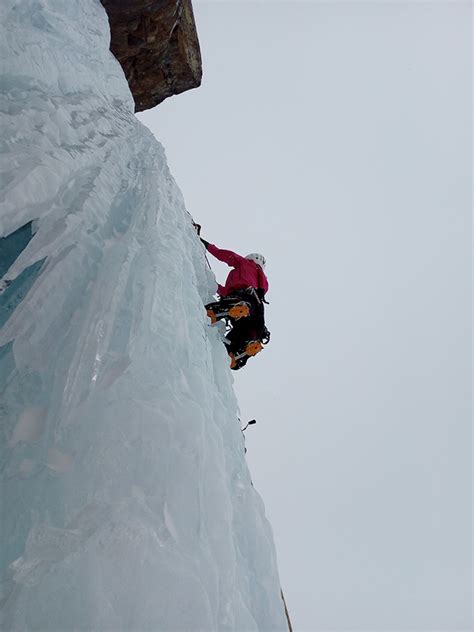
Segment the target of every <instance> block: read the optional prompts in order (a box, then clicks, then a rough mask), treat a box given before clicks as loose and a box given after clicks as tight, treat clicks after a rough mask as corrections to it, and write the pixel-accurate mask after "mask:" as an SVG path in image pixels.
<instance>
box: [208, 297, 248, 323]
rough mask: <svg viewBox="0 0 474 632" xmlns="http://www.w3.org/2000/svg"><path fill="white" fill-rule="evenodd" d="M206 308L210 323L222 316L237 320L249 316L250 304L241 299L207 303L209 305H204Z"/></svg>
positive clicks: (220, 318) (215, 321)
mask: <svg viewBox="0 0 474 632" xmlns="http://www.w3.org/2000/svg"><path fill="white" fill-rule="evenodd" d="M206 309H207V315H208V316H209V318H210V319H211V323H212V324H214V323H217V321H218V320H222V319H223V318H227V319H232V320H239V319H240V318H246V317H247V316H250V304H249V303H247V302H246V301H241V300H237V301H233V302H231V301H217V302H216V303H209V305H206Z"/></svg>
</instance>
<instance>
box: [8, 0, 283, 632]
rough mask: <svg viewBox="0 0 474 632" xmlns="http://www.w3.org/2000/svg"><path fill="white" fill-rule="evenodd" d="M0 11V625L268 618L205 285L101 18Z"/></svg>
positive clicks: (275, 603) (197, 623) (87, 4)
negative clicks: (207, 312)
mask: <svg viewBox="0 0 474 632" xmlns="http://www.w3.org/2000/svg"><path fill="white" fill-rule="evenodd" d="M1 11H2V24H3V33H2V34H1V37H0V59H2V61H3V69H4V70H5V74H4V75H3V76H2V79H1V87H2V94H1V102H0V113H1V130H0V131H1V139H2V141H1V143H2V149H3V153H2V158H1V160H2V191H1V196H0V237H1V238H2V239H1V240H0V270H1V274H2V281H0V292H1V294H0V319H1V320H0V322H1V326H2V328H1V330H0V421H1V424H0V432H1V439H2V441H1V452H0V477H1V510H2V511H1V541H2V550H1V558H0V567H1V568H0V570H1V585H0V588H1V591H0V600H1V605H2V617H3V619H2V626H3V627H2V629H9V630H10V629H12V630H40V629H41V630H45V629H47V630H72V629H74V630H78V629H91V630H92V629H94V630H112V629H114V630H166V631H168V630H239V631H243V630H257V629H258V630H279V629H285V628H286V620H285V615H284V609H283V603H282V601H281V597H280V589H279V579H278V572H277V567H276V559H275V551H274V545H273V540H272V535H271V530H270V527H269V525H268V522H267V521H266V519H265V516H264V508H263V505H262V502H261V500H260V498H259V496H258V494H257V493H256V492H255V490H254V488H253V487H252V484H251V480H250V475H249V472H248V469H247V466H246V463H245V458H244V449H243V439H242V435H241V432H240V426H239V422H238V419H237V417H238V405H237V401H236V399H235V397H234V394H233V390H232V378H231V373H230V371H229V369H228V361H227V356H226V354H225V351H224V348H223V345H222V344H221V342H220V340H219V337H218V333H217V331H215V329H213V328H211V327H209V324H208V322H207V318H206V316H205V311H204V309H203V302H205V301H207V300H208V299H209V298H210V296H211V294H212V292H213V291H214V289H215V281H214V279H213V277H212V276H211V274H210V272H209V271H208V270H207V269H206V265H205V260H204V257H203V251H202V247H201V244H200V242H199V241H198V239H197V238H196V235H195V233H194V230H193V228H192V226H191V223H190V219H189V216H188V214H187V213H186V210H185V208H184V204H183V200H182V196H181V194H180V192H179V189H178V188H177V186H176V184H175V182H174V181H173V179H172V177H171V175H170V174H169V171H168V168H167V165H166V159H165V155H164V152H163V149H162V147H161V146H160V145H159V143H158V142H157V141H156V140H155V139H154V138H153V136H152V135H151V133H150V132H149V131H148V130H147V129H146V128H145V127H143V125H141V124H140V123H139V122H138V120H137V119H136V118H135V116H134V114H133V100H132V98H131V95H130V93H129V91H128V87H127V83H126V81H125V79H124V77H123V74H122V71H121V68H120V66H119V64H118V63H117V62H116V61H115V59H114V58H113V57H112V56H111V55H110V53H109V50H108V45H109V37H108V24H107V19H106V15H105V12H104V10H103V8H102V6H101V5H100V3H99V1H98V0H81V1H80V2H72V1H71V0H2V7H1Z"/></svg>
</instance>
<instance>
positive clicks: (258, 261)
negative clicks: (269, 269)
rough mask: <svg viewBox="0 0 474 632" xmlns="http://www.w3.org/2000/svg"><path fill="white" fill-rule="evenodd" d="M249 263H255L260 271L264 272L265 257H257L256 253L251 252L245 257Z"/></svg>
mask: <svg viewBox="0 0 474 632" xmlns="http://www.w3.org/2000/svg"><path fill="white" fill-rule="evenodd" d="M245 258H246V259H249V260H250V261H255V263H256V264H257V265H259V266H260V267H261V268H262V270H265V257H264V256H263V255H259V254H258V252H252V253H251V254H250V255H247V256H246V257H245Z"/></svg>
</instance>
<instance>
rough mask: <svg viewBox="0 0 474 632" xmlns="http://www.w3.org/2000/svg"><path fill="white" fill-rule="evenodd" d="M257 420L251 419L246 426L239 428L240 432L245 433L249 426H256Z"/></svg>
mask: <svg viewBox="0 0 474 632" xmlns="http://www.w3.org/2000/svg"><path fill="white" fill-rule="evenodd" d="M256 423H257V420H256V419H251V420H250V421H249V422H248V423H247V425H246V426H244V427H243V428H241V430H242V432H245V431H246V430H247V428H248V427H249V426H253V424H256Z"/></svg>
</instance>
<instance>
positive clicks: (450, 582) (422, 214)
mask: <svg viewBox="0 0 474 632" xmlns="http://www.w3.org/2000/svg"><path fill="white" fill-rule="evenodd" d="M194 8H195V15H196V21H197V26H198V32H199V37H200V42H201V48H202V54H203V67H204V78H203V85H202V87H201V88H200V89H198V90H194V91H190V92H188V93H185V94H182V95H179V96H178V97H174V98H172V99H168V100H167V101H166V102H165V103H163V104H162V105H160V106H159V107H157V108H155V109H154V110H152V111H149V112H147V113H144V114H143V115H140V118H141V120H143V121H144V122H145V123H146V124H147V125H148V126H149V127H150V128H151V129H152V130H153V132H154V133H155V135H156V137H157V138H158V139H159V140H160V141H161V142H162V143H163V145H164V146H165V149H166V151H167V155H168V159H169V163H170V167H171V171H172V173H173V175H174V177H175V178H176V180H177V182H178V184H179V186H180V187H181V189H182V191H183V193H184V197H185V200H186V203H187V207H188V210H189V211H190V213H191V214H192V215H193V216H194V218H195V219H196V221H198V222H200V223H201V224H202V225H203V236H204V237H205V238H206V239H208V240H209V241H211V242H213V243H215V244H217V245H218V246H221V247H225V248H230V249H233V250H236V251H237V252H240V253H241V254H247V253H248V252H253V251H257V252H262V253H263V254H264V255H265V256H266V258H267V262H268V265H267V272H268V276H269V281H270V292H269V294H268V299H269V301H270V305H269V306H268V308H267V325H268V327H269V329H270V330H271V332H272V336H273V338H272V341H271V343H270V345H269V346H268V347H267V348H266V349H265V351H264V352H263V353H262V354H260V356H258V357H257V358H255V359H253V360H250V361H249V363H248V365H247V366H246V367H245V369H244V370H242V371H240V372H238V373H236V374H235V382H236V388H237V392H238V395H239V400H240V403H241V411H242V421H243V422H244V421H247V420H248V419H251V418H253V417H255V418H256V419H257V420H258V424H257V426H254V427H252V428H250V429H249V430H248V432H247V447H248V460H249V463H250V467H251V471H252V475H253V479H254V483H255V486H256V488H257V489H258V491H259V492H260V493H261V494H262V496H263V499H264V502H265V505H266V508H267V515H268V517H269V519H270V521H271V523H272V526H273V530H274V534H275V540H276V545H277V552H278V559H279V568H280V576H281V582H282V586H283V589H284V592H285V595H286V599H287V603H288V607H289V610H290V614H291V617H292V620H293V624H294V627H295V630H314V631H316V630H318V631H320V630H327V629H332V630H344V629H358V630H378V631H381V630H388V629H390V630H397V629H398V630H404V631H406V630H422V629H423V630H450V631H452V630H461V629H463V630H467V629H470V626H471V624H470V622H471V618H470V616H471V615H470V603H471V576H470V572H471V430H470V410H471V356H470V346H471V302H470V280H471V277H470V257H471V223H470V222H471V218H470V202H471V171H472V167H471V155H470V151H471V144H470V131H471V118H470V116H471V99H470V95H471V61H470V60H471V48H470V47H471V15H470V14H471V5H470V3H469V2H407V3H405V2H393V3H391V2H379V3H376V2H354V1H352V2H347V3H346V2H331V3H329V2H328V3H320V2H203V1H198V2H196V0H195V1H194ZM210 260H211V263H212V265H213V268H214V270H215V271H216V273H217V275H218V279H219V280H220V281H221V282H222V281H223V280H224V278H225V275H226V273H227V271H228V269H227V268H226V267H225V266H223V265H222V264H219V263H217V262H216V261H215V260H212V257H210Z"/></svg>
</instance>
